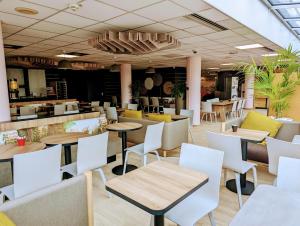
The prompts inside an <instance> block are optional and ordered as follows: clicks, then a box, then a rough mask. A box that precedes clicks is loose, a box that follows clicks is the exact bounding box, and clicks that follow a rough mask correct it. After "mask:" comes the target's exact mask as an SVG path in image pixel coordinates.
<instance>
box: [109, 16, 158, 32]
mask: <svg viewBox="0 0 300 226" xmlns="http://www.w3.org/2000/svg"><path fill="white" fill-rule="evenodd" d="M106 23H107V24H112V25H115V26H118V27H124V28H128V29H132V28H137V27H141V26H144V25H147V24H151V23H153V21H151V20H148V19H146V18H144V17H140V16H137V15H135V14H132V13H128V14H125V15H122V16H119V17H117V18H114V19H111V20H108V21H106Z"/></svg>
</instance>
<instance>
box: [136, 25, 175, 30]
mask: <svg viewBox="0 0 300 226" xmlns="http://www.w3.org/2000/svg"><path fill="white" fill-rule="evenodd" d="M136 30H138V31H143V32H170V31H175V30H176V28H174V27H170V26H167V25H164V24H161V23H156V24H150V25H147V26H144V27H140V28H138V29H136Z"/></svg>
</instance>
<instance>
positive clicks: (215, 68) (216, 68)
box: [207, 67, 220, 70]
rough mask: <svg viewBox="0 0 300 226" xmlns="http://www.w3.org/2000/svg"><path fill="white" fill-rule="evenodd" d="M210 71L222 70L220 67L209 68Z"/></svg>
mask: <svg viewBox="0 0 300 226" xmlns="http://www.w3.org/2000/svg"><path fill="white" fill-rule="evenodd" d="M207 69H208V70H219V69H220V68H218V67H209V68H207Z"/></svg>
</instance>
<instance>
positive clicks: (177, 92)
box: [172, 82, 186, 114]
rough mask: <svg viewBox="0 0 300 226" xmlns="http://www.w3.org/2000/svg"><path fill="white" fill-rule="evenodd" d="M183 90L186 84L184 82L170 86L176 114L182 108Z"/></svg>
mask: <svg viewBox="0 0 300 226" xmlns="http://www.w3.org/2000/svg"><path fill="white" fill-rule="evenodd" d="M185 91H186V86H185V83H184V82H179V83H175V84H174V86H173V88H172V97H175V108H176V114H179V113H180V110H181V109H182V108H183V96H184V94H185Z"/></svg>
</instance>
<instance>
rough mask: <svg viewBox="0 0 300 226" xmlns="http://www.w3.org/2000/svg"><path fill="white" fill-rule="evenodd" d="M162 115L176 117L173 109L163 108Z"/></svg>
mask: <svg viewBox="0 0 300 226" xmlns="http://www.w3.org/2000/svg"><path fill="white" fill-rule="evenodd" d="M163 112H164V114H170V115H176V109H175V108H163Z"/></svg>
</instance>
